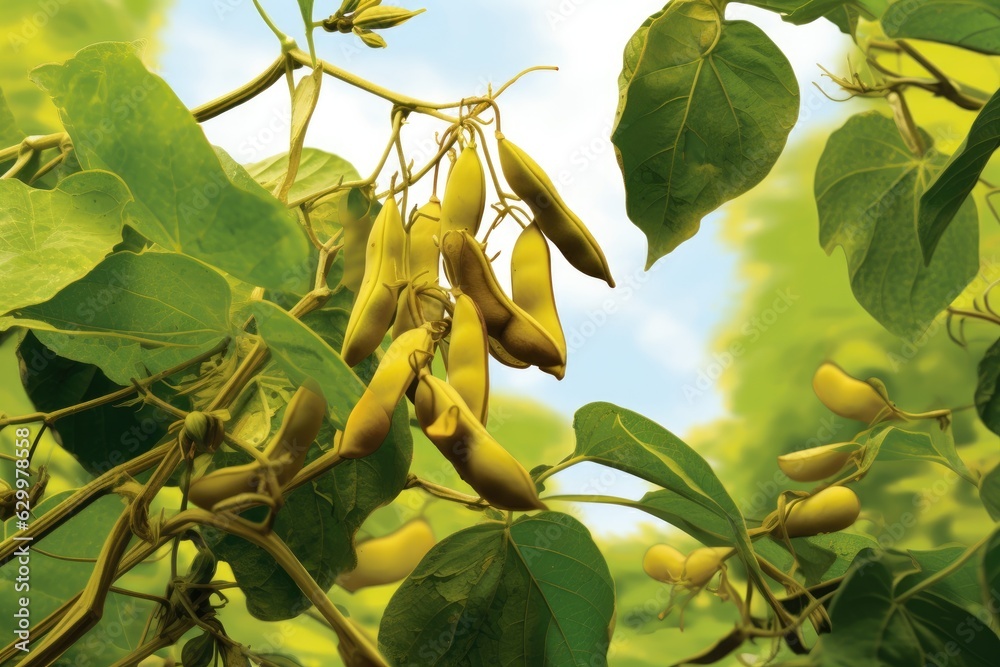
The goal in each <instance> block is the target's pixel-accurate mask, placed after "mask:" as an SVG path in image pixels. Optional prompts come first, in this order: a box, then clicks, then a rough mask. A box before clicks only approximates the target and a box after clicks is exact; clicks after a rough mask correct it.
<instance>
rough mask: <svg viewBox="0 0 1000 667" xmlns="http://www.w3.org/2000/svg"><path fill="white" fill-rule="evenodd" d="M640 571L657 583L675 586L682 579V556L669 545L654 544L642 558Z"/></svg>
mask: <svg viewBox="0 0 1000 667" xmlns="http://www.w3.org/2000/svg"><path fill="white" fill-rule="evenodd" d="M642 569H643V571H645V573H646V574H648V575H649V576H650V577H652V578H653V579H656V580H657V581H662V582H663V583H665V584H676V583H678V582H679V581H680V580H681V579H682V578H683V577H684V554H682V553H681V552H680V551H678V550H677V549H674V548H673V547H672V546H670V545H669V544H654V545H653V546H651V547H650V548H649V549H647V550H646V553H645V555H643V557H642Z"/></svg>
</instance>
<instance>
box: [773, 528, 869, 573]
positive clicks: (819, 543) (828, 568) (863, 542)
mask: <svg viewBox="0 0 1000 667" xmlns="http://www.w3.org/2000/svg"><path fill="white" fill-rule="evenodd" d="M767 541H768V542H772V543H774V544H777V545H779V546H780V547H781V548H783V549H787V548H788V547H787V545H786V544H785V543H784V541H783V540H779V539H772V538H771V537H768V538H767ZM762 544H764V542H763V541H758V542H755V543H754V549H758V550H759V548H760V546H761V545H762ZM792 548H793V549H795V560H796V561H797V562H798V564H799V571H800V572H802V575H803V576H804V577H805V580H806V586H815V585H817V584H821V583H823V582H824V581H829V580H830V579H836V578H837V577H840V576H843V575H844V573H845V572H847V570H848V569H850V567H851V563H853V562H854V559H855V558H856V557H857V555H858V554H859V553H860V552H861V551H863V550H865V549H877V548H878V542H876V541H875V539H874V538H872V537H869V536H868V535H856V534H854V533H843V532H841V533H829V534H826V535H814V536H812V537H798V538H795V539H793V540H792Z"/></svg>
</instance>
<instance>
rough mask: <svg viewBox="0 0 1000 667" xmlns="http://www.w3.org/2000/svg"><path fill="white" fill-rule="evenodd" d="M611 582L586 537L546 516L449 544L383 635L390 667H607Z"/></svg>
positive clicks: (400, 602)
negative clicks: (468, 666)
mask: <svg viewBox="0 0 1000 667" xmlns="http://www.w3.org/2000/svg"><path fill="white" fill-rule="evenodd" d="M614 613H615V585H614V581H613V580H612V578H611V573H610V572H609V571H608V567H607V564H606V563H605V562H604V557H603V556H602V555H601V552H600V550H598V548H597V546H596V545H595V544H594V542H593V540H592V538H591V536H590V533H589V531H588V530H587V529H586V527H584V526H583V525H582V524H581V523H579V522H578V521H576V519H573V518H572V517H570V516H568V515H566V514H560V513H557V512H542V513H540V514H536V515H534V516H525V517H521V518H520V519H518V520H517V521H515V522H514V524H513V525H510V526H506V525H504V524H503V523H499V522H492V521H491V522H488V523H483V524H480V525H478V526H474V527H472V528H467V529H465V530H462V531H460V532H458V533H455V534H454V535H451V536H450V537H448V538H446V539H444V540H443V541H442V542H441V543H439V544H438V545H437V546H435V547H434V549H433V550H431V552H430V553H429V554H427V556H425V557H424V559H423V561H422V562H421V563H420V565H418V566H417V569H416V570H415V571H414V572H413V574H411V575H410V577H409V578H408V579H407V580H406V581H405V582H404V583H403V585H402V586H400V588H399V589H398V590H397V591H396V593H395V594H394V595H393V596H392V599H391V600H390V601H389V604H388V606H387V607H386V610H385V614H384V615H383V617H382V623H381V626H380V628H379V649H380V650H381V651H382V653H383V654H384V655H385V656H386V658H387V659H388V660H389V662H390V663H391V664H427V665H430V664H437V665H458V664H472V665H524V664H539V665H542V664H545V665H581V666H582V665H594V664H606V663H605V654H606V653H607V650H608V646H609V641H610V629H609V628H610V624H611V622H612V619H613V618H614Z"/></svg>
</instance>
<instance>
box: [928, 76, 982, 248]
mask: <svg viewBox="0 0 1000 667" xmlns="http://www.w3.org/2000/svg"><path fill="white" fill-rule="evenodd" d="M997 148H1000V93H997V94H994V95H993V97H991V98H990V101H989V102H987V103H986V106H984V107H983V109H982V111H980V112H979V115H978V116H977V117H976V120H974V121H973V122H972V127H971V128H970V129H969V136H967V137H966V138H965V142H964V143H963V144H962V146H961V147H960V148H959V149H958V150H957V151H955V154H954V155H952V156H951V160H950V161H949V162H948V165H947V166H946V167H945V168H944V170H943V171H942V172H941V173H940V174H938V175H937V178H935V179H934V182H933V183H931V186H930V187H929V188H927V192H925V193H924V194H923V196H922V197H921V198H920V218H919V220H918V223H917V230H918V232H919V233H920V246H921V248H922V249H923V253H924V261H925V262H930V261H931V257H932V256H933V255H934V249H935V248H936V247H937V244H938V242H939V241H940V240H941V235H942V234H944V232H945V230H946V229H948V225H949V224H951V221H952V220H953V219H954V218H955V215H956V214H957V213H958V212H959V210H960V209H961V208H962V205H963V204H964V203H965V201H966V199H968V197H969V195H970V194H971V193H972V189H973V188H974V187H976V184H977V183H978V182H979V177H980V176H981V175H982V173H983V170H984V169H985V168H986V164H987V163H988V162H989V161H990V158H991V157H992V156H993V153H994V152H995V151H996V150H997Z"/></svg>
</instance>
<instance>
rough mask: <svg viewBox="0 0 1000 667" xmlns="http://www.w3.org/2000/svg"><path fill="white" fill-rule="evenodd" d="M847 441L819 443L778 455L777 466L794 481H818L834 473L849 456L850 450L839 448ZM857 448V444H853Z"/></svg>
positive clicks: (841, 467) (838, 470) (840, 468)
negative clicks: (817, 445)
mask: <svg viewBox="0 0 1000 667" xmlns="http://www.w3.org/2000/svg"><path fill="white" fill-rule="evenodd" d="M845 444H848V443H837V444H833V445H821V446H819V447H811V448H809V449H803V450H801V451H798V452H791V453H788V454H782V455H781V456H779V457H778V467H779V468H781V472H783V473H785V474H786V475H788V478H789V479H792V480H794V481H796V482H818V481H820V480H822V479H826V478H827V477H830V476H831V475H835V474H837V473H838V472H840V471H841V470H843V468H844V466H845V465H847V461H848V460H849V459H850V458H851V450H840V449H839V448H840V447H843V446H844V445H845ZM854 449H857V445H855V446H854Z"/></svg>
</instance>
